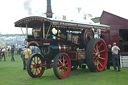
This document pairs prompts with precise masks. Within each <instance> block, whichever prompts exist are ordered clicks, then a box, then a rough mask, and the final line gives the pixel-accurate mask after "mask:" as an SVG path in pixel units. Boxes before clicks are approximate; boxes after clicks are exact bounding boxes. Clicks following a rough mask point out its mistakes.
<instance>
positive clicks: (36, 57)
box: [27, 54, 45, 78]
mask: <svg viewBox="0 0 128 85" xmlns="http://www.w3.org/2000/svg"><path fill="white" fill-rule="evenodd" d="M43 63H44V58H43V57H42V56H41V55H40V54H33V55H31V56H30V57H29V59H28V62H27V72H28V74H29V75H30V76H31V77H32V78H36V77H40V76H42V74H43V73H44V69H45V68H44V67H41V64H43Z"/></svg>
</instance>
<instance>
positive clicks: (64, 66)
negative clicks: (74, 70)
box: [57, 54, 71, 78]
mask: <svg viewBox="0 0 128 85" xmlns="http://www.w3.org/2000/svg"><path fill="white" fill-rule="evenodd" d="M70 68H71V63H70V60H69V58H68V56H67V55H65V54H62V55H60V56H59V58H58V60H57V71H58V74H59V76H61V77H62V78H65V77H67V76H68V75H69V73H70Z"/></svg>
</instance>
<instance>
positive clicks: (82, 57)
mask: <svg viewBox="0 0 128 85" xmlns="http://www.w3.org/2000/svg"><path fill="white" fill-rule="evenodd" d="M15 27H21V28H22V27H23V28H25V27H26V40H27V41H28V46H37V47H38V48H39V49H40V50H41V53H40V54H32V55H31V56H30V57H29V59H28V63H27V71H28V74H29V75H30V76H31V77H33V78H35V77H40V76H42V74H43V73H44V70H46V69H49V68H53V71H54V73H55V75H56V77H58V78H59V79H62V78H66V77H67V76H68V75H69V73H70V71H71V69H72V70H73V69H77V67H78V66H80V67H82V68H83V67H84V64H86V65H87V66H88V68H89V69H90V71H93V72H97V71H102V70H104V68H105V66H106V63H107V47H106V44H105V42H104V40H103V39H100V38H94V31H96V30H99V29H100V30H109V26H107V25H101V24H100V25H92V24H85V23H78V22H73V21H62V20H53V19H49V18H44V17H37V16H33V17H26V18H23V19H21V20H18V21H17V22H15ZM28 28H31V29H32V33H31V34H29V33H28Z"/></svg>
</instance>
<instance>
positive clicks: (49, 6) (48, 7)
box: [45, 0, 53, 18]
mask: <svg viewBox="0 0 128 85" xmlns="http://www.w3.org/2000/svg"><path fill="white" fill-rule="evenodd" d="M45 14H46V16H47V17H48V18H52V15H53V13H52V9H51V0H47V12H46V13H45Z"/></svg>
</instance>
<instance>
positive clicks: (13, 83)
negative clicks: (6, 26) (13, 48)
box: [0, 55, 128, 85]
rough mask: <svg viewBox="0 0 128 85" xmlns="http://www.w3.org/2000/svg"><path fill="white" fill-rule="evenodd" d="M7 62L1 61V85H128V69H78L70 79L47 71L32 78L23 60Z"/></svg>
mask: <svg viewBox="0 0 128 85" xmlns="http://www.w3.org/2000/svg"><path fill="white" fill-rule="evenodd" d="M6 59H7V61H3V60H2V61H0V85H127V84H128V68H122V69H121V72H115V71H113V67H111V70H106V71H102V72H97V73H95V72H90V71H89V70H88V69H86V70H83V69H80V68H78V69H77V70H74V71H71V72H70V75H69V77H68V78H65V79H58V78H56V76H55V75H54V72H53V69H48V70H45V72H44V74H43V75H42V77H40V78H31V77H30V76H29V75H28V73H27V71H26V70H23V64H22V60H21V58H20V56H19V55H15V60H16V61H15V62H11V56H8V57H6Z"/></svg>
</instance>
